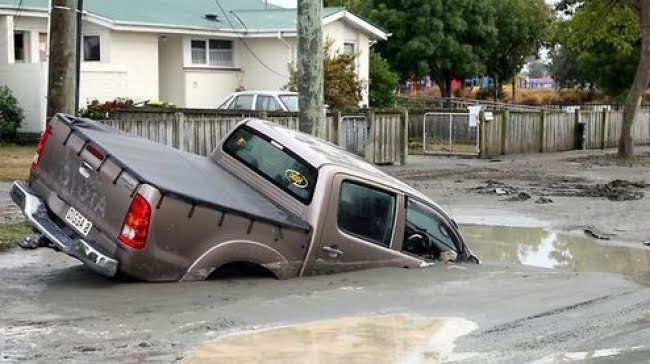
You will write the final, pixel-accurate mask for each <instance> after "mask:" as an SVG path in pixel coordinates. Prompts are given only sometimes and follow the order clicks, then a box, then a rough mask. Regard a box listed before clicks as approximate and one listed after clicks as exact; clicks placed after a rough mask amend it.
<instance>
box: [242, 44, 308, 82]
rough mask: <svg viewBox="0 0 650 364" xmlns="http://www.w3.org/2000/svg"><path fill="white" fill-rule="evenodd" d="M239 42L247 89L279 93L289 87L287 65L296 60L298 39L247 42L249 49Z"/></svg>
mask: <svg viewBox="0 0 650 364" xmlns="http://www.w3.org/2000/svg"><path fill="white" fill-rule="evenodd" d="M239 43H240V45H241V46H240V47H238V49H239V61H240V62H239V66H240V68H241V69H242V80H243V87H244V89H246V90H270V91H277V90H280V89H281V88H282V87H283V86H284V85H286V84H287V82H288V80H289V70H288V67H287V66H288V65H289V63H292V62H293V63H295V61H296V56H295V54H296V38H295V37H294V38H283V39H279V38H263V39H247V40H246V45H248V48H250V50H249V49H248V48H246V47H245V46H244V45H243V44H241V41H240V42H239ZM251 51H252V52H251ZM255 56H257V58H259V59H260V60H262V61H263V62H264V64H262V62H260V61H259V60H258V59H257V58H255ZM267 67H268V68H267ZM269 69H270V70H269Z"/></svg>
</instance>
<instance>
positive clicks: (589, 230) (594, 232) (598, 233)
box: [584, 226, 615, 240]
mask: <svg viewBox="0 0 650 364" xmlns="http://www.w3.org/2000/svg"><path fill="white" fill-rule="evenodd" d="M584 231H585V234H587V235H589V236H591V237H592V238H595V239H600V240H610V239H611V238H612V236H614V235H615V234H609V233H605V232H603V231H602V230H600V229H598V228H596V227H593V226H587V227H585V228H584Z"/></svg>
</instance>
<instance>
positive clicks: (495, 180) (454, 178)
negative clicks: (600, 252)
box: [385, 147, 650, 245]
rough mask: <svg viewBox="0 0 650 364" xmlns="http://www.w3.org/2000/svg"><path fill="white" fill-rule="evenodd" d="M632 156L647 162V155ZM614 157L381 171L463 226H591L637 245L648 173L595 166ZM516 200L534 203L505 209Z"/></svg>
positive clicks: (423, 160)
mask: <svg viewBox="0 0 650 364" xmlns="http://www.w3.org/2000/svg"><path fill="white" fill-rule="evenodd" d="M636 150H637V152H638V153H640V154H648V155H650V148H648V147H639V148H637V149H636ZM614 153H615V151H613V150H612V151H606V152H603V151H587V152H566V153H554V154H541V155H540V154H536V155H522V156H503V157H501V158H499V160H498V161H497V162H495V161H489V160H478V159H460V158H448V157H431V156H410V157H409V160H408V162H409V164H408V165H406V166H397V167H386V168H385V169H386V171H387V172H388V173H390V174H393V175H395V176H397V177H399V178H402V179H404V180H406V181H407V182H408V183H410V184H411V185H413V186H414V187H415V188H417V189H419V190H421V191H422V192H423V193H425V194H426V195H428V196H429V197H431V198H432V199H434V200H435V201H436V202H438V203H439V204H440V205H441V206H442V207H443V208H444V209H446V210H447V211H448V212H450V213H451V215H452V216H453V217H454V218H455V219H456V220H457V221H458V222H460V223H472V224H474V223H475V224H489V225H513V226H537V227H546V228H550V229H552V230H556V231H570V230H575V229H576V228H579V227H582V228H584V227H587V226H592V227H594V228H597V229H599V230H601V231H604V232H607V233H612V234H615V238H616V240H619V241H624V242H630V243H632V244H634V245H638V244H641V242H644V241H649V240H650V224H648V223H647V221H650V199H649V198H648V197H647V196H645V194H646V191H647V190H648V187H647V183H646V182H644V181H650V165H647V166H644V165H633V166H628V165H627V164H625V163H619V164H616V163H614V164H598V163H597V162H598V161H599V160H602V159H611V158H612V157H611V156H612V155H613V154H614ZM577 160H579V161H580V162H577ZM504 192H505V193H504ZM519 192H527V193H529V194H530V195H531V197H532V198H531V199H529V200H526V201H517V202H511V201H507V199H508V198H511V197H513V196H516V195H517V194H518V193H519ZM549 200H551V201H552V202H551V201H549ZM537 201H539V202H540V203H536V202H537ZM542 202H543V203H542Z"/></svg>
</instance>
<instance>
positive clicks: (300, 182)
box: [284, 169, 309, 188]
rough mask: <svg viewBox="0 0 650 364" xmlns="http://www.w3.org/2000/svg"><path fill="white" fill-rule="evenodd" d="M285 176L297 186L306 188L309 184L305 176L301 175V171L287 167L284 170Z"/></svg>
mask: <svg viewBox="0 0 650 364" xmlns="http://www.w3.org/2000/svg"><path fill="white" fill-rule="evenodd" d="M284 175H285V177H287V180H288V181H289V182H291V184H292V185H294V186H296V187H298V188H307V186H308V185H309V182H308V181H307V179H306V178H305V176H303V175H302V173H300V172H298V171H296V170H293V169H287V170H286V171H285V172H284Z"/></svg>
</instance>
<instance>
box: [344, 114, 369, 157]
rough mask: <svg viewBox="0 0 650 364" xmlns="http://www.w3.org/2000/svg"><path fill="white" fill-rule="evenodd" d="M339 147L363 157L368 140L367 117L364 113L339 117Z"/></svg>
mask: <svg viewBox="0 0 650 364" xmlns="http://www.w3.org/2000/svg"><path fill="white" fill-rule="evenodd" d="M341 132H342V133H341V134H342V135H341V147H342V148H344V149H345V150H347V151H348V152H352V153H354V154H357V155H359V156H362V157H365V155H366V143H367V142H368V118H367V117H366V116H365V115H346V116H343V117H341Z"/></svg>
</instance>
